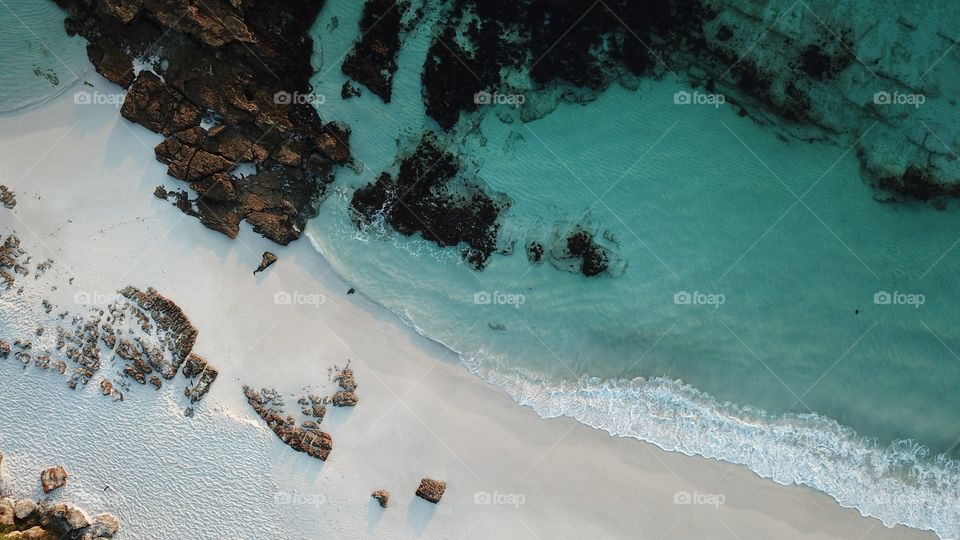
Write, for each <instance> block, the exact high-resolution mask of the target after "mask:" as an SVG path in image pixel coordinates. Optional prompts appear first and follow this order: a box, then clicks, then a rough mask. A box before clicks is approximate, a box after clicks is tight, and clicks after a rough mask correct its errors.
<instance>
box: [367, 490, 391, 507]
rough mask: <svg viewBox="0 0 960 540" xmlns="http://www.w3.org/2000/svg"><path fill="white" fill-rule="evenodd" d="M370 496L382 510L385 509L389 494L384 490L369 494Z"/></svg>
mask: <svg viewBox="0 0 960 540" xmlns="http://www.w3.org/2000/svg"><path fill="white" fill-rule="evenodd" d="M370 496H371V497H373V498H374V499H376V500H377V502H379V503H380V506H381V507H382V508H386V507H387V503H389V502H390V492H389V491H387V490H385V489H378V490H377V491H374V492H373V493H371V494H370Z"/></svg>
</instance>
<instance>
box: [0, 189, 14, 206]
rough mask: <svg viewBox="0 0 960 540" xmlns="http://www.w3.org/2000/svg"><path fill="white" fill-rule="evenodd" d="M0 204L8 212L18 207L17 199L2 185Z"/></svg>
mask: <svg viewBox="0 0 960 540" xmlns="http://www.w3.org/2000/svg"><path fill="white" fill-rule="evenodd" d="M0 204H2V205H3V207H4V208H6V209H7V210H13V208H14V207H15V206H17V197H16V196H14V194H13V192H12V191H10V189H9V188H8V187H7V186H4V185H0Z"/></svg>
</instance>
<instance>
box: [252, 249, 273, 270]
mask: <svg viewBox="0 0 960 540" xmlns="http://www.w3.org/2000/svg"><path fill="white" fill-rule="evenodd" d="M275 262H277V256H276V255H274V254H273V253H270V252H269V251H264V252H263V257H262V258H261V259H260V266H258V267H257V269H256V270H254V271H253V275H257V274H258V273H260V272H263V271H264V270H266V269H267V268H269V267H270V266H271V265H272V264H273V263H275Z"/></svg>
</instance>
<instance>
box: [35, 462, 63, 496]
mask: <svg viewBox="0 0 960 540" xmlns="http://www.w3.org/2000/svg"><path fill="white" fill-rule="evenodd" d="M68 476H70V475H69V473H67V470H66V469H64V468H63V466H61V465H57V466H56V467H50V468H49V469H44V470H43V471H42V472H41V473H40V484H41V486H42V487H43V492H44V493H50V492H51V491H53V490H55V489H59V488H62V487H63V486H65V485H67V477H68Z"/></svg>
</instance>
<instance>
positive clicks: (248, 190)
mask: <svg viewBox="0 0 960 540" xmlns="http://www.w3.org/2000/svg"><path fill="white" fill-rule="evenodd" d="M56 1H57V4H59V5H60V6H61V7H63V8H64V9H66V10H67V13H68V18H67V21H66V27H67V30H68V32H70V33H75V34H79V35H81V36H83V37H84V38H86V39H87V41H88V42H89V43H90V44H89V46H88V48H87V52H88V56H89V58H90V60H91V62H93V64H94V66H95V67H96V68H97V71H98V72H99V73H101V74H102V75H103V76H104V77H106V78H108V79H110V80H111V81H113V82H114V83H116V84H118V85H120V86H122V87H124V88H129V92H128V93H127V96H126V98H125V100H124V103H123V107H122V109H121V113H122V114H123V116H124V117H125V118H127V119H129V120H131V121H134V122H136V123H139V124H141V125H143V126H144V127H146V128H147V129H149V130H151V131H154V132H156V133H159V134H161V135H163V136H165V137H166V140H164V141H163V142H162V143H160V144H159V145H158V146H157V148H156V149H155V154H156V158H157V159H158V160H159V161H160V162H162V163H164V164H166V165H167V166H168V173H169V174H170V175H171V176H173V177H175V178H178V179H180V180H183V181H185V182H188V183H190V187H191V189H192V190H193V191H194V192H195V193H196V196H195V197H194V198H192V199H191V198H185V200H184V199H178V200H177V204H176V206H177V207H178V208H180V209H181V210H182V211H184V212H185V213H187V214H188V215H191V216H194V217H197V218H198V219H199V220H200V221H201V223H203V224H204V225H205V226H206V227H208V228H210V229H213V230H216V231H219V232H221V233H223V234H225V235H227V236H229V237H231V238H233V237H235V236H236V235H237V233H238V232H239V225H240V222H241V221H244V220H246V221H248V222H249V223H250V224H251V225H253V227H254V230H255V231H257V232H258V233H260V234H262V235H263V236H265V237H267V238H269V239H270V240H273V241H275V242H277V243H280V244H287V243H289V242H290V241H292V240H295V239H297V238H299V236H300V234H301V232H302V231H303V227H304V225H305V223H306V220H307V219H309V218H310V217H312V216H314V215H316V213H317V208H318V205H319V202H320V200H321V198H322V197H323V195H324V194H325V192H326V186H327V185H328V184H329V183H330V182H332V180H333V169H334V166H335V165H342V164H345V163H347V162H348V161H350V150H349V147H348V146H347V141H348V139H349V136H350V133H349V130H348V129H347V128H345V127H343V126H340V125H336V124H331V123H326V124H325V123H323V122H322V121H321V120H320V118H319V116H318V115H317V112H316V110H315V109H314V108H313V107H312V106H311V105H310V96H311V94H310V87H309V83H308V79H309V77H310V75H311V74H312V73H313V68H312V66H311V64H310V56H311V54H312V51H313V41H312V40H311V39H310V37H309V36H308V30H309V28H310V26H311V24H312V23H313V20H314V19H315V18H316V15H317V13H318V12H319V10H320V8H321V7H322V6H323V3H324V2H323V1H322V0H308V1H304V2H294V3H291V2H281V1H277V0H274V1H268V0H260V1H257V2H252V1H239V0H231V1H227V0H211V1H209V2H203V3H200V4H194V3H190V2H187V1H186V0H171V1H157V0H142V1H128V0H103V1H99V2H85V1H82V0H56ZM134 60H137V61H140V62H145V63H147V64H148V65H149V68H148V69H145V70H141V71H139V72H136V71H135V70H134ZM240 165H245V168H244V170H246V171H251V172H247V173H245V174H244V173H240V172H238V171H237V168H238V167H239V166H240Z"/></svg>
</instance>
